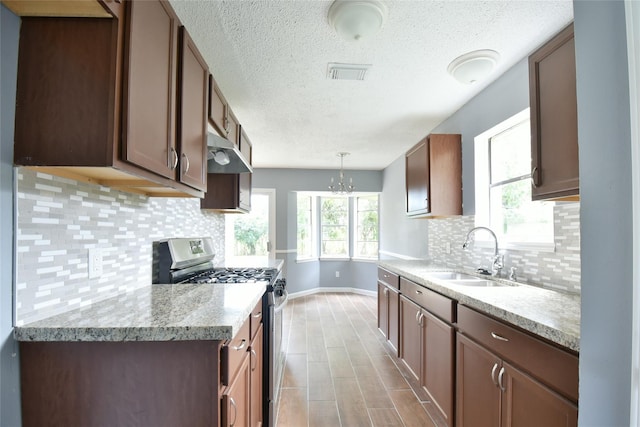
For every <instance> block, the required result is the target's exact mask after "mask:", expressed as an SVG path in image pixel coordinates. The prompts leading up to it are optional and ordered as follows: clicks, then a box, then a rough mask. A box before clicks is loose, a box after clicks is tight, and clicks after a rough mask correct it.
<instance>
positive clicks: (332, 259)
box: [320, 256, 351, 261]
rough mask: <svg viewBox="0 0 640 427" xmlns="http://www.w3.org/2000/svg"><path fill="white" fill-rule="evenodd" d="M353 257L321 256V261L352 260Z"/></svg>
mask: <svg viewBox="0 0 640 427" xmlns="http://www.w3.org/2000/svg"><path fill="white" fill-rule="evenodd" d="M350 260H351V258H349V257H348V256H345V257H335V256H334V257H320V261H350Z"/></svg>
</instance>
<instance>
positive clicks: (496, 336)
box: [491, 332, 509, 342]
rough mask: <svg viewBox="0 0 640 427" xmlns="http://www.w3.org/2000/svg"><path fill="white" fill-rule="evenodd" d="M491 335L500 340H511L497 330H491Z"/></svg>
mask: <svg viewBox="0 0 640 427" xmlns="http://www.w3.org/2000/svg"><path fill="white" fill-rule="evenodd" d="M491 336H492V337H493V338H495V339H497V340H498V341H504V342H509V338H505V337H503V336H502V335H498V334H496V333H495V332H491Z"/></svg>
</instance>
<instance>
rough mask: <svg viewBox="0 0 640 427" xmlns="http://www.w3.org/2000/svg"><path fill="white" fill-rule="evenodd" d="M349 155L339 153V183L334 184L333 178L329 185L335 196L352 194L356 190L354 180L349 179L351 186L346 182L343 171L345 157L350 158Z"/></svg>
mask: <svg viewBox="0 0 640 427" xmlns="http://www.w3.org/2000/svg"><path fill="white" fill-rule="evenodd" d="M348 155H349V153H344V152H343V153H338V156H340V175H339V177H338V182H337V183H335V184H334V180H333V177H331V184H330V185H329V190H331V192H332V193H333V194H350V193H351V192H352V191H353V190H355V188H356V187H355V186H354V185H353V178H349V185H347V184H345V182H344V171H343V169H342V164H343V161H344V156H348Z"/></svg>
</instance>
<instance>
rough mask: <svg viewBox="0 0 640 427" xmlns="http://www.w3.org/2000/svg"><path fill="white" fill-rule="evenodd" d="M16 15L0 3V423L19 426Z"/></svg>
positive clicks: (18, 24)
mask: <svg viewBox="0 0 640 427" xmlns="http://www.w3.org/2000/svg"><path fill="white" fill-rule="evenodd" d="M19 28H20V18H18V17H17V16H15V15H14V14H13V13H12V12H10V11H9V10H8V9H6V8H5V7H4V6H3V5H0V43H1V45H0V58H2V59H1V60H0V67H1V68H0V100H1V105H0V108H1V111H0V120H1V122H0V129H1V133H0V425H1V426H19V425H20V423H21V421H20V377H19V362H18V345H17V343H16V342H15V341H14V340H13V264H14V259H13V221H14V219H13V212H14V207H13V187H14V183H13V121H14V117H15V99H16V75H17V65H18V62H17V61H18V60H17V55H18V34H19Z"/></svg>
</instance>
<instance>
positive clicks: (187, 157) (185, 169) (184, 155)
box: [182, 153, 191, 175]
mask: <svg viewBox="0 0 640 427" xmlns="http://www.w3.org/2000/svg"><path fill="white" fill-rule="evenodd" d="M182 157H184V159H185V160H186V161H187V166H186V167H185V168H184V172H182V174H183V175H186V173H187V172H189V166H191V164H190V163H189V156H187V155H186V154H185V153H182Z"/></svg>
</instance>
